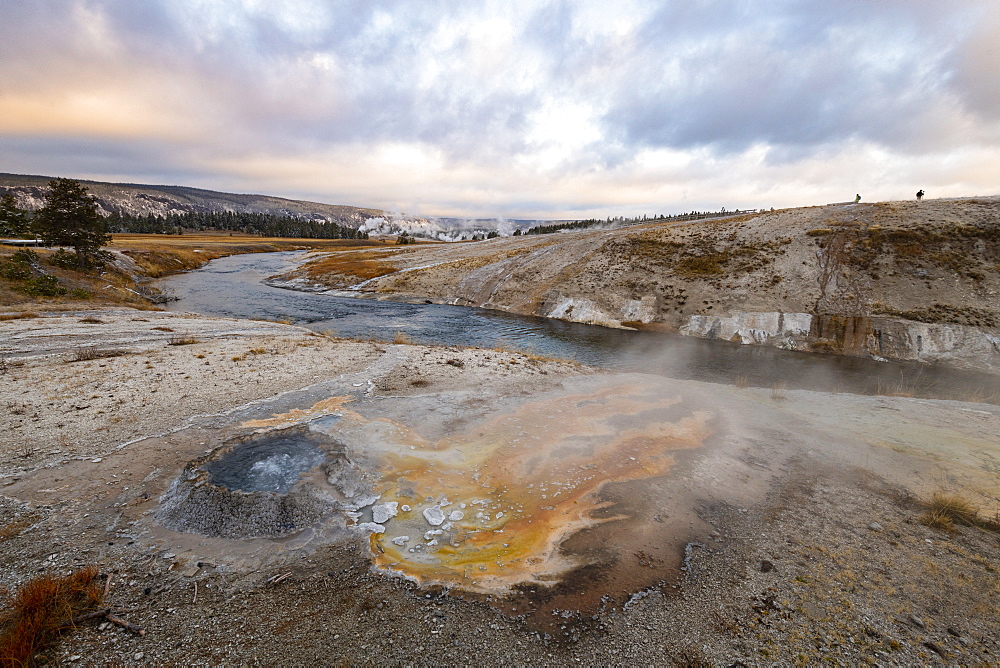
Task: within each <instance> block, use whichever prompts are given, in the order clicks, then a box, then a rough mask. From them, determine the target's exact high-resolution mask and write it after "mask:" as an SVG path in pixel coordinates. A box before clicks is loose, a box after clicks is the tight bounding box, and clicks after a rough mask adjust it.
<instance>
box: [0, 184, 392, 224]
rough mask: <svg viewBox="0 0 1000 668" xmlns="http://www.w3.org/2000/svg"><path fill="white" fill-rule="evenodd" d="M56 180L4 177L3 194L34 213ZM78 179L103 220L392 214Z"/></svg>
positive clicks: (356, 219) (347, 219) (334, 218)
mask: <svg viewBox="0 0 1000 668" xmlns="http://www.w3.org/2000/svg"><path fill="white" fill-rule="evenodd" d="M51 180H52V177H50V176H33V175H22V174H2V173H0V195H3V194H4V193H7V192H10V193H12V194H13V195H14V197H15V198H16V199H17V202H18V206H20V207H22V208H24V209H28V210H35V209H38V208H40V207H41V206H42V205H43V204H44V199H45V194H46V192H47V191H48V183H49V181H51ZM78 180H79V181H80V183H82V184H84V185H86V186H87V188H88V189H89V190H90V192H91V193H92V194H93V195H94V196H96V197H97V203H98V206H99V208H100V210H101V212H102V213H103V214H104V215H110V214H128V215H132V216H145V215H149V214H153V215H158V216H167V215H170V214H183V213H219V212H226V211H232V212H237V213H262V214H270V215H275V216H291V217H294V218H302V219H305V220H326V221H329V222H335V223H338V224H340V225H345V226H349V227H353V228H358V227H360V226H362V225H363V224H364V222H365V221H366V220H368V219H369V218H381V217H385V216H386V215H387V214H386V213H385V212H384V211H381V210H379V209H365V208H361V207H356V206H343V205H338V204H320V203H318V202H304V201H300V200H291V199H283V198H281V197H271V196H268V195H237V194H233V193H223V192H216V191H214V190H202V189H200V188H187V187H184V186H152V185H142V184H138V183H103V182H100V181H87V180H85V179H78Z"/></svg>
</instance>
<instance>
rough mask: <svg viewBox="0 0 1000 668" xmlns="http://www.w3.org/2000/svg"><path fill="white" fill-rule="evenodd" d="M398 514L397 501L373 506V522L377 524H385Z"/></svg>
mask: <svg viewBox="0 0 1000 668" xmlns="http://www.w3.org/2000/svg"><path fill="white" fill-rule="evenodd" d="M398 514H399V503H398V502H396V501H390V502H388V503H378V504H375V505H374V506H372V521H373V522H375V523H376V524H385V523H386V522H388V521H389V520H390V519H391V518H393V517H395V516H396V515H398Z"/></svg>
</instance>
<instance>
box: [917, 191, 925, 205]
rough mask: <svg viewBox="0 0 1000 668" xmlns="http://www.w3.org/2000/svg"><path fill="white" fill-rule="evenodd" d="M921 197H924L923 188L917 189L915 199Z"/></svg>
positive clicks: (918, 199) (920, 198)
mask: <svg viewBox="0 0 1000 668" xmlns="http://www.w3.org/2000/svg"><path fill="white" fill-rule="evenodd" d="M923 198H924V190H923V188H921V189H920V190H918V191H917V201H918V202H919V201H920V200H922V199H923Z"/></svg>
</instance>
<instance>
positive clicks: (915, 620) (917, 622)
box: [908, 615, 927, 629]
mask: <svg viewBox="0 0 1000 668" xmlns="http://www.w3.org/2000/svg"><path fill="white" fill-rule="evenodd" d="M908 619H909V621H910V623H911V624H913V625H914V626H917V627H919V628H922V629H926V628H927V624H925V623H924V620H922V619H920V618H919V617H917V616H916V615H910V616H909V618H908Z"/></svg>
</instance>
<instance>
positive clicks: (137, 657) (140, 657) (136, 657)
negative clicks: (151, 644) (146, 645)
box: [135, 652, 146, 661]
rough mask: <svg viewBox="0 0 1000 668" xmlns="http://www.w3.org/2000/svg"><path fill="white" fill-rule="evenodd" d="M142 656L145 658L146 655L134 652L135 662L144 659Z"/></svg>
mask: <svg viewBox="0 0 1000 668" xmlns="http://www.w3.org/2000/svg"><path fill="white" fill-rule="evenodd" d="M144 656H146V655H145V654H143V653H142V652H136V653H135V660H136V661H142V657H144Z"/></svg>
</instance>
